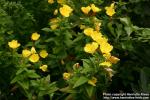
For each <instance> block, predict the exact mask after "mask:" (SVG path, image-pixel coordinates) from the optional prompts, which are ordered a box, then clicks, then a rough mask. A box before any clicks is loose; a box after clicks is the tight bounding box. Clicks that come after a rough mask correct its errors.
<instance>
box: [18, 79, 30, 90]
mask: <svg viewBox="0 0 150 100" xmlns="http://www.w3.org/2000/svg"><path fill="white" fill-rule="evenodd" d="M18 84H19V85H21V87H22V88H24V89H25V90H26V89H29V81H28V80H24V81H21V82H20V81H19V82H18Z"/></svg>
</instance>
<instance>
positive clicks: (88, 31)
mask: <svg viewBox="0 0 150 100" xmlns="http://www.w3.org/2000/svg"><path fill="white" fill-rule="evenodd" d="M93 32H94V29H93V28H86V29H84V34H85V35H87V36H90V35H91V34H93Z"/></svg>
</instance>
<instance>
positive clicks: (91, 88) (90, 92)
mask: <svg viewBox="0 0 150 100" xmlns="http://www.w3.org/2000/svg"><path fill="white" fill-rule="evenodd" d="M94 88H95V87H93V86H86V87H85V89H86V92H87V94H88V96H89V97H90V98H91V97H92V95H93V94H94Z"/></svg>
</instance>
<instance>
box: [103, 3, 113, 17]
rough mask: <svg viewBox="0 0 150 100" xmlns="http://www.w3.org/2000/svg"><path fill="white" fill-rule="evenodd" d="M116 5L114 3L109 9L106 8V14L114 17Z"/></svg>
mask: <svg viewBox="0 0 150 100" xmlns="http://www.w3.org/2000/svg"><path fill="white" fill-rule="evenodd" d="M114 4H115V3H112V4H111V5H110V6H109V7H105V10H106V14H107V15H108V16H113V15H114V14H115V13H116V12H115V7H114Z"/></svg>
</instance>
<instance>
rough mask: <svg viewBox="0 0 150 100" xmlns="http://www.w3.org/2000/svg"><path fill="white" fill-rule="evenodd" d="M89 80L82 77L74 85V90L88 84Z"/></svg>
mask: <svg viewBox="0 0 150 100" xmlns="http://www.w3.org/2000/svg"><path fill="white" fill-rule="evenodd" d="M88 80H89V79H88V78H86V77H84V76H81V77H80V78H79V79H78V80H77V81H76V83H75V84H74V86H73V88H76V87H79V86H81V85H82V84H84V83H86V82H87V81H88Z"/></svg>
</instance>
